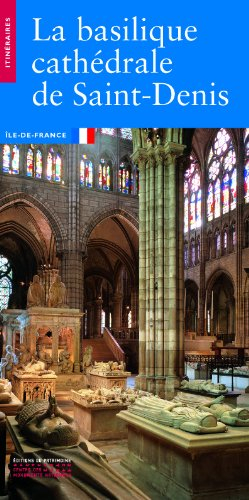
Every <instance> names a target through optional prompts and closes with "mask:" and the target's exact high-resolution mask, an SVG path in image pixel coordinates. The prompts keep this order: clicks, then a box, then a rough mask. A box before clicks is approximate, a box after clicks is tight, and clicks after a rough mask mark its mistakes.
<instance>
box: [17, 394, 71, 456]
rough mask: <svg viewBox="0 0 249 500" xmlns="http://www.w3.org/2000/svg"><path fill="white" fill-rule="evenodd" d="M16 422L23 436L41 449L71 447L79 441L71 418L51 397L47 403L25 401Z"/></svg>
mask: <svg viewBox="0 0 249 500" xmlns="http://www.w3.org/2000/svg"><path fill="white" fill-rule="evenodd" d="M16 420H17V422H18V425H19V427H20V430H21V432H22V433H23V434H24V436H25V437H26V438H27V439H28V440H30V441H31V442H32V443H35V444H38V445H40V446H42V447H43V448H50V447H52V446H72V445H75V444H77V443H78V441H79V433H78V431H77V429H76V427H75V425H74V420H73V418H72V417H70V416H69V415H67V414H66V413H64V412H63V411H62V410H61V409H60V408H59V407H58V406H57V403H56V400H55V397H53V396H51V397H50V398H49V401H45V400H41V399H36V400H35V401H27V402H26V403H25V404H24V405H23V407H22V409H21V410H20V412H19V413H18V414H17V416H16Z"/></svg>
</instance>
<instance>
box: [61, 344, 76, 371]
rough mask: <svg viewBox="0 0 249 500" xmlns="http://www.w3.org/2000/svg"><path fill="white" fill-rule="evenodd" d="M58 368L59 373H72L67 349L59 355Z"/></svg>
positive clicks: (71, 363)
mask: <svg viewBox="0 0 249 500" xmlns="http://www.w3.org/2000/svg"><path fill="white" fill-rule="evenodd" d="M59 367H60V371H61V373H70V372H72V371H73V362H72V361H71V359H70V352H69V351H68V348H67V347H64V349H63V351H61V352H60V354H59Z"/></svg>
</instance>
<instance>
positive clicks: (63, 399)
mask: <svg viewBox="0 0 249 500" xmlns="http://www.w3.org/2000/svg"><path fill="white" fill-rule="evenodd" d="M134 383H135V377H130V378H129V380H128V384H127V385H128V387H134ZM240 392H241V395H240V396H239V397H238V400H237V405H238V406H239V407H249V393H245V391H240ZM57 400H58V403H59V405H60V407H61V408H62V409H63V410H64V411H66V412H67V413H68V414H70V415H71V416H73V404H72V402H71V400H70V398H69V394H68V393H62V392H61V393H58V394H57ZM94 445H95V446H96V447H97V448H99V449H100V450H101V451H102V452H103V453H104V454H105V456H106V458H107V460H108V462H109V464H110V465H111V466H112V467H113V468H114V469H115V470H116V471H117V472H119V473H120V474H121V475H122V476H123V477H125V478H126V479H128V480H129V481H131V482H132V483H133V484H134V485H136V486H137V487H138V488H140V489H141V490H142V491H143V492H144V493H145V494H146V495H147V496H148V498H150V499H151V500H162V499H163V498H164V497H162V496H161V495H160V494H158V493H157V492H155V491H154V490H152V489H151V488H149V487H148V485H146V483H145V482H142V481H141V480H140V478H139V477H136V476H135V475H134V474H132V473H131V472H130V471H128V470H127V469H126V468H125V467H123V466H122V464H121V462H122V459H123V458H124V457H125V455H126V454H127V453H128V446H127V440H126V439H123V440H113V441H112V440H108V441H95V442H94ZM8 459H9V456H8V457H7V460H8ZM7 475H8V466H7V465H6V477H7ZM127 500H132V499H127ZM177 500H180V499H177Z"/></svg>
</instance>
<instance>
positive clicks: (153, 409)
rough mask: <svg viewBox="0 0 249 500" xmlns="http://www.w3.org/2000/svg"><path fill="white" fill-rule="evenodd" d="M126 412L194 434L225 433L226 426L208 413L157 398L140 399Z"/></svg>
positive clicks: (206, 410)
mask: <svg viewBox="0 0 249 500" xmlns="http://www.w3.org/2000/svg"><path fill="white" fill-rule="evenodd" d="M128 411H129V412H131V413H134V414H135V415H138V416H140V417H143V418H145V419H147V420H152V421H154V422H156V423H159V424H161V425H165V426H167V427H174V428H175V429H181V430H182V431H187V432H191V433H194V434H210V433H217V432H226V431H227V426H226V425H224V424H223V423H221V422H218V421H217V417H216V416H215V415H214V414H213V413H211V412H210V411H208V408H206V409H205V411H203V410H200V409H198V408H190V407H188V406H183V405H182V404H181V403H175V402H173V401H167V400H162V399H159V398H157V397H155V396H154V397H150V398H146V397H145V398H141V399H138V400H136V402H135V403H134V404H132V405H131V406H129V408H128Z"/></svg>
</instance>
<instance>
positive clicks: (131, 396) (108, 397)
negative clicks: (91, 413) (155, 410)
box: [71, 387, 153, 406]
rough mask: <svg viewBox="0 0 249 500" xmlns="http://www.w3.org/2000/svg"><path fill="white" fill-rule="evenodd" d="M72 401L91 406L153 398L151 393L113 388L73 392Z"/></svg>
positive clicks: (127, 402)
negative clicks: (82, 402)
mask: <svg viewBox="0 0 249 500" xmlns="http://www.w3.org/2000/svg"><path fill="white" fill-rule="evenodd" d="M71 394H72V399H73V400H75V401H80V400H83V401H84V402H86V403H88V404H90V405H93V406H94V405H98V406H100V405H110V406H111V405H113V404H126V405H127V406H128V405H129V404H132V403H134V402H135V401H136V399H138V398H142V397H144V396H146V397H151V396H153V395H152V394H151V393H150V392H146V391H141V390H136V389H131V388H128V389H123V388H121V387H112V388H111V389H106V388H105V387H102V388H101V389H96V390H93V389H80V390H78V391H75V390H71ZM74 398H75V399H74Z"/></svg>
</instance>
